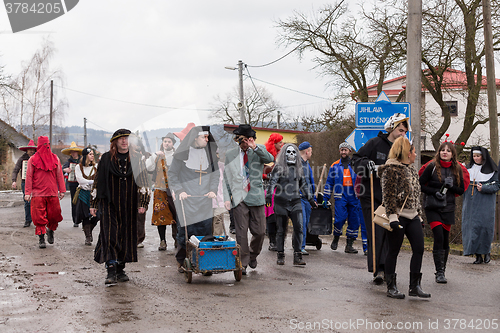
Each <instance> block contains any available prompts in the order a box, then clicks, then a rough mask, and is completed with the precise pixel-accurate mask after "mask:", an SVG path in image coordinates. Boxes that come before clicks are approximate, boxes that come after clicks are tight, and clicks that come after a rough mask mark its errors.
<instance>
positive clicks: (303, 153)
mask: <svg viewBox="0 0 500 333" xmlns="http://www.w3.org/2000/svg"><path fill="white" fill-rule="evenodd" d="M299 154H300V161H301V162H302V171H303V172H304V178H305V179H306V183H307V187H308V188H309V192H310V193H312V194H314V191H315V185H314V177H313V171H312V168H311V165H310V164H309V159H310V158H311V156H312V146H311V144H310V143H309V142H307V141H304V142H302V143H301V144H300V145H299ZM300 194H301V197H300V201H301V203H302V219H303V221H302V231H303V234H304V235H303V239H302V246H301V252H302V255H306V256H307V255H309V253H308V252H307V251H306V250H305V247H306V237H307V226H308V225H309V220H310V219H311V204H310V203H309V201H308V200H307V198H306V197H305V196H304V195H303V193H302V192H301V193H300ZM314 200H315V201H316V198H314Z"/></svg>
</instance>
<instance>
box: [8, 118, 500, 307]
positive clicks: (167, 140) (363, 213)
mask: <svg viewBox="0 0 500 333" xmlns="http://www.w3.org/2000/svg"><path fill="white" fill-rule="evenodd" d="M408 131H411V127H410V124H409V119H408V118H407V117H406V116H404V115H402V114H394V115H393V116H391V117H390V118H389V120H388V121H387V123H386V124H385V133H384V132H380V133H379V134H378V136H377V137H375V138H373V139H370V140H368V142H366V144H365V145H364V146H363V147H361V148H360V149H359V150H358V151H357V152H355V153H354V154H352V153H353V151H352V148H351V147H350V146H349V145H348V144H347V143H346V142H343V143H341V144H340V146H339V153H340V159H339V160H337V161H335V162H333V163H332V164H331V166H330V168H329V170H328V175H327V179H326V182H325V186H324V190H323V193H320V192H319V188H317V186H316V185H315V182H314V177H313V171H312V168H311V165H310V159H311V156H312V151H313V147H312V145H311V144H310V143H309V142H307V141H305V142H302V143H300V144H299V145H298V146H297V145H295V144H293V143H283V137H282V136H281V135H280V134H278V133H273V134H272V135H271V136H270V137H269V139H268V140H267V142H266V144H265V145H261V144H257V143H256V142H255V140H256V132H255V130H254V129H252V127H251V126H250V125H247V124H241V125H239V126H238V128H236V129H235V130H234V132H233V139H234V141H235V142H236V145H234V146H233V147H232V148H230V149H229V150H228V151H224V152H222V151H219V148H218V145H217V142H216V141H215V139H214V137H213V135H212V133H211V132H210V127H209V126H195V125H194V124H193V123H190V124H188V126H187V127H186V128H185V129H184V130H182V131H181V132H176V133H168V134H167V135H165V137H163V138H162V141H161V147H160V149H159V150H158V151H157V152H155V153H153V154H149V153H147V152H146V150H145V149H144V146H143V144H142V142H141V139H140V138H138V137H137V136H135V135H134V134H132V133H131V131H129V130H127V129H119V130H117V131H116V132H115V133H114V134H113V135H112V137H111V140H110V148H109V151H108V152H106V153H104V154H103V155H102V156H101V157H100V159H99V161H97V155H96V152H95V151H94V150H93V149H92V148H89V147H85V148H80V147H77V146H76V144H74V143H72V145H71V146H70V147H69V148H66V149H64V150H63V151H62V152H63V153H64V154H66V155H69V156H70V157H69V159H68V161H66V163H65V164H64V165H61V162H60V160H59V158H58V157H57V156H56V155H55V154H54V153H53V152H52V151H51V148H50V143H49V140H48V138H47V137H44V136H40V137H39V138H38V141H37V144H36V145H35V143H34V142H33V140H32V141H30V143H29V144H28V145H27V146H24V147H20V148H19V149H21V150H24V151H26V153H25V154H24V155H23V156H22V157H21V158H20V159H19V160H18V162H17V164H16V167H15V169H14V172H13V174H12V187H13V188H16V187H17V177H18V173H19V172H20V171H21V179H22V182H21V188H22V190H23V192H24V198H25V206H24V208H25V224H24V227H29V226H30V225H31V222H33V224H34V225H35V227H36V229H35V233H36V235H38V237H39V247H40V248H45V247H46V243H45V237H47V242H48V243H49V244H52V243H54V231H56V229H57V227H58V223H59V222H60V221H62V219H63V218H62V215H61V207H60V204H59V200H60V199H62V198H63V197H64V195H65V193H66V185H65V182H64V176H63V172H64V173H66V174H68V179H67V182H68V187H69V189H70V195H71V207H72V214H71V215H72V221H73V225H74V226H75V227H78V226H79V225H80V224H81V225H82V229H83V231H84V235H85V242H84V244H85V245H89V246H90V245H92V243H93V242H94V240H93V237H92V231H93V229H94V228H95V227H96V226H97V224H98V222H100V223H99V229H100V231H99V237H98V239H97V242H96V245H95V251H94V260H95V261H96V262H98V263H101V264H105V268H106V271H107V276H106V279H105V283H106V284H113V283H117V282H125V281H128V280H129V278H128V276H127V274H126V273H125V270H124V269H125V264H126V263H127V262H136V261H137V248H138V247H141V246H143V245H142V242H143V240H144V237H145V223H146V210H147V209H148V205H149V203H150V199H151V196H152V199H153V201H152V202H153V204H152V205H153V207H152V220H151V224H153V225H155V226H156V227H157V230H158V235H159V247H158V250H159V251H165V250H166V249H167V242H166V230H167V226H168V225H170V226H171V231H172V237H173V239H174V247H175V258H176V260H177V269H178V271H179V272H181V273H182V272H184V269H185V267H184V259H185V258H186V239H189V238H190V237H191V236H192V235H196V236H211V235H220V234H225V229H224V223H223V213H224V212H225V211H226V210H227V211H228V212H229V215H230V219H231V225H230V232H231V233H235V234H236V242H237V244H238V245H239V246H240V256H241V264H242V273H243V275H246V271H247V268H248V267H249V268H251V269H256V268H257V265H258V256H259V254H260V252H261V250H262V247H263V243H264V240H265V237H266V234H267V236H268V238H269V250H270V251H276V253H277V257H276V258H277V259H276V263H277V264H278V265H284V264H285V263H286V260H285V251H284V243H285V237H286V234H287V229H288V225H289V220H291V224H292V226H293V232H292V234H291V235H290V236H291V239H292V247H293V265H306V262H305V258H304V257H303V256H305V255H308V252H307V251H306V250H305V245H306V240H307V239H308V237H309V236H310V235H309V234H308V227H309V226H310V223H311V217H312V216H314V215H315V214H314V213H315V212H316V211H319V210H327V211H330V209H331V207H330V202H329V201H330V200H331V199H332V198H333V200H334V213H333V214H334V219H333V220H334V223H333V236H334V237H333V241H332V243H331V245H330V247H331V249H332V250H337V248H338V244H339V240H340V236H341V235H342V232H343V229H344V225H345V224H347V226H346V228H345V229H346V231H345V233H346V245H345V249H344V251H345V252H346V253H349V254H355V253H358V250H357V249H355V248H354V241H355V240H356V239H357V237H358V234H361V238H362V244H363V252H364V254H365V255H366V258H367V268H368V271H369V272H372V273H373V282H374V283H376V284H382V283H383V282H384V281H385V282H386V283H387V296H389V297H391V298H400V299H401V298H404V297H405V295H404V294H403V293H401V292H400V291H399V290H398V288H397V284H396V263H397V258H398V254H399V251H400V248H401V246H402V243H403V239H404V237H405V236H406V238H407V239H408V241H409V242H410V244H411V251H412V256H411V260H410V272H409V274H410V285H409V290H408V295H409V296H416V297H422V298H429V297H431V295H430V294H428V293H425V292H424V291H423V290H422V287H421V281H422V273H421V266H422V258H423V252H424V233H423V226H424V222H423V216H424V214H425V217H426V220H427V223H428V224H429V226H430V228H431V229H432V233H433V238H434V245H433V251H432V252H433V259H434V264H435V268H436V273H435V281H436V282H437V283H446V282H447V280H446V277H445V271H446V263H447V259H448V254H449V251H450V246H449V243H450V237H449V235H450V230H451V228H452V226H453V224H455V210H456V197H457V196H461V195H463V196H464V198H463V209H462V237H463V247H464V255H475V256H476V260H475V261H474V264H481V263H489V262H490V260H491V255H490V251H491V243H492V241H493V233H494V223H495V203H496V201H495V197H496V196H495V193H496V192H497V191H498V190H499V189H500V185H499V181H498V166H497V165H496V163H495V162H494V161H493V160H492V159H491V157H490V155H489V153H488V150H487V149H486V148H484V147H473V148H472V149H471V153H470V161H469V163H468V164H467V165H466V166H464V165H462V164H461V163H460V162H459V161H458V160H457V153H456V149H455V147H454V144H453V143H452V142H450V141H447V140H446V141H445V142H443V143H442V144H441V145H440V147H439V149H438V150H437V152H436V155H435V157H434V158H433V159H432V160H431V161H430V162H429V163H427V164H425V165H424V166H422V168H421V169H420V170H419V171H417V170H416V169H415V167H414V166H413V165H412V164H413V163H414V161H415V158H416V152H415V148H414V146H413V145H412V143H411V141H409V140H408V139H407V138H406V134H407V132H408ZM178 140H179V141H180V143H179V145H178V146H177V148H174V146H175V144H176V143H177V141H178ZM219 154H220V155H222V156H219ZM421 193H423V194H424V200H423V201H421ZM379 207H382V208H383V209H385V211H384V212H385V215H384V216H386V217H387V219H388V221H387V223H385V224H382V223H381V224H377V223H372V218H373V216H374V211H375V209H376V208H379ZM223 208H225V209H223ZM377 211H378V210H377ZM373 220H374V221H375V220H377V219H373ZM365 222H366V223H365ZM326 223H331V221H326ZM186 231H187V235H186ZM249 232H250V239H249ZM205 275H210V273H209V272H207V273H206V274H205Z"/></svg>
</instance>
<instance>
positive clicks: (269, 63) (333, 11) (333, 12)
mask: <svg viewBox="0 0 500 333" xmlns="http://www.w3.org/2000/svg"><path fill="white" fill-rule="evenodd" d="M344 1H345V0H342V1H340V3H339V4H338V5H337V6H336V7H335V9H334V10H332V12H331V14H330V15H328V16H327V17H326V18H325V19H324V20H323V22H321V24H320V25H318V27H317V28H316V30H314V31H313V32H311V33H310V34H309V36H311V35H312V34H313V33H316V32H317V31H318V30H319V28H321V26H322V25H323V24H324V23H325V22H326V21H327V20H329V19H330V17H332V16H333V14H335V12H336V11H337V9H338V8H339V7H340V5H342V3H343V2H344ZM309 36H308V37H307V38H306V39H304V40H303V41H302V42H301V43H300V44H299V45H297V46H296V47H294V48H293V50H291V51H290V52H288V53H286V54H285V55H283V56H281V57H279V58H278V59H276V60H274V61H271V62H268V63H267V64H264V65H258V66H250V65H246V64H245V65H246V66H248V67H254V68H257V67H266V66H269V65H272V64H274V63H277V62H278V61H280V60H282V59H284V58H286V57H288V56H289V55H290V54H292V53H293V52H295V51H296V50H297V49H298V48H299V47H301V46H302V44H304V43H305V42H306V40H307V39H308V38H309Z"/></svg>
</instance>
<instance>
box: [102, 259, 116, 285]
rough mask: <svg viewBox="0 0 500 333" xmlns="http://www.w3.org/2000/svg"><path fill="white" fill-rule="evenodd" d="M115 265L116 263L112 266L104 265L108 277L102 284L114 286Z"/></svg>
mask: <svg viewBox="0 0 500 333" xmlns="http://www.w3.org/2000/svg"><path fill="white" fill-rule="evenodd" d="M117 265H118V264H117V263H116V262H114V263H112V264H106V269H107V270H108V276H107V277H106V280H105V281H104V284H114V283H116V282H117V279H116V270H117Z"/></svg>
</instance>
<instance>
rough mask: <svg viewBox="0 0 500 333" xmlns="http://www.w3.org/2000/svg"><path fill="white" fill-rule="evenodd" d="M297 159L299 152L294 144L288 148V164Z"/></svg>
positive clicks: (293, 162)
mask: <svg viewBox="0 0 500 333" xmlns="http://www.w3.org/2000/svg"><path fill="white" fill-rule="evenodd" d="M296 159H297V152H296V151H295V149H293V147H292V146H289V147H287V148H286V163H287V164H295V160H296Z"/></svg>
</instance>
